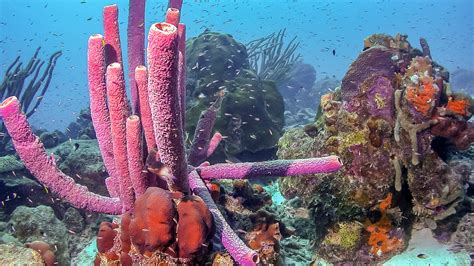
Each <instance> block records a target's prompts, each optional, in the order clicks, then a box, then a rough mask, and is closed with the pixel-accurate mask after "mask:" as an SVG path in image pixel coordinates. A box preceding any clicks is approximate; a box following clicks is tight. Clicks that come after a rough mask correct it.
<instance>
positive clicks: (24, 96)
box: [0, 47, 62, 153]
mask: <svg viewBox="0 0 474 266" xmlns="http://www.w3.org/2000/svg"><path fill="white" fill-rule="evenodd" d="M40 49H41V47H38V48H37V49H36V51H35V53H34V54H33V56H32V57H31V59H30V61H28V64H26V66H25V67H23V68H22V65H23V64H22V63H21V62H20V56H17V57H16V58H15V60H14V61H13V63H11V65H10V66H9V67H8V68H7V71H6V72H5V75H4V77H3V81H2V83H1V84H0V99H1V100H5V98H7V97H9V96H16V97H17V98H18V99H19V101H20V102H21V106H22V108H23V111H24V112H25V113H26V116H27V117H30V116H31V115H33V114H34V113H35V112H36V109H37V108H38V106H39V105H40V104H41V101H42V100H43V97H44V95H45V94H46V91H47V90H48V87H49V84H50V82H51V78H52V77H53V70H54V67H55V66H56V61H57V60H58V58H59V57H60V56H61V55H62V52H61V51H57V52H55V53H53V54H52V55H51V57H50V58H49V61H48V64H47V65H46V69H44V72H43V73H42V74H40V72H41V69H42V67H43V65H44V63H45V61H43V60H41V59H39V58H38V53H39V51H40ZM28 79H29V80H28ZM25 83H28V84H27V85H25ZM0 134H1V135H2V136H3V137H2V139H1V141H0V153H4V152H6V151H5V148H6V146H7V144H8V143H9V142H10V136H9V135H8V134H7V132H6V128H5V126H4V125H3V123H1V124H0Z"/></svg>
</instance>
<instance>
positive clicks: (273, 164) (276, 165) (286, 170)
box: [197, 156, 342, 179]
mask: <svg viewBox="0 0 474 266" xmlns="http://www.w3.org/2000/svg"><path fill="white" fill-rule="evenodd" d="M341 167H342V162H341V161H340V160H339V157H337V156H328V157H322V158H310V159H299V160H276V161H266V162H255V163H235V164H225V163H221V164H215V165H210V166H205V167H199V168H197V171H198V172H199V174H200V176H201V177H202V178H204V179H246V178H252V177H259V176H295V175H307V174H317V173H332V172H335V171H337V170H339V169H340V168H341Z"/></svg>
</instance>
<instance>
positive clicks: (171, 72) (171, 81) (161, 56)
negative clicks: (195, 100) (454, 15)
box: [147, 23, 189, 193]
mask: <svg viewBox="0 0 474 266" xmlns="http://www.w3.org/2000/svg"><path fill="white" fill-rule="evenodd" d="M147 56H148V99H149V103H150V109H151V112H152V120H153V126H154V131H155V138H156V143H157V146H158V152H159V155H160V158H161V161H162V162H163V164H165V165H166V166H167V167H168V168H169V170H170V174H171V175H172V176H175V177H176V181H177V182H171V183H170V184H168V185H169V186H170V189H172V190H178V191H182V192H184V193H188V192H189V185H188V182H187V171H186V170H187V162H186V155H185V149H184V139H183V128H182V123H181V119H180V116H181V112H180V107H179V101H178V90H177V77H178V73H177V72H178V71H177V69H178V30H177V28H176V27H175V26H173V25H171V24H168V23H155V24H153V25H152V26H151V28H150V32H149V34H148V50H147Z"/></svg>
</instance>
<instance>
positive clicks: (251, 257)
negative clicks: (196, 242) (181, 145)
mask: <svg viewBox="0 0 474 266" xmlns="http://www.w3.org/2000/svg"><path fill="white" fill-rule="evenodd" d="M188 180H189V187H190V188H191V190H192V192H193V193H194V194H196V195H198V196H199V197H201V198H202V199H203V200H204V202H205V203H206V205H207V207H208V208H209V211H210V212H211V213H212V215H213V216H214V222H215V226H216V234H217V235H218V236H219V239H220V240H221V241H222V244H223V245H224V247H225V249H226V250H227V251H228V252H229V254H230V255H231V256H232V258H234V260H236V261H237V263H239V265H244V266H247V265H256V264H257V263H258V262H259V257H258V254H257V252H255V250H253V249H250V248H249V247H247V246H246V245H245V243H244V242H243V241H242V240H241V239H240V238H239V237H238V236H237V235H236V234H235V232H234V229H232V227H230V225H229V224H228V223H227V222H226V220H225V218H224V216H222V214H221V212H220V211H219V209H218V208H217V206H216V204H215V203H214V201H213V200H212V197H211V194H209V191H208V189H207V186H206V185H205V184H204V182H203V181H202V179H201V177H200V176H199V174H198V173H197V172H196V171H192V172H191V173H190V174H189V177H188Z"/></svg>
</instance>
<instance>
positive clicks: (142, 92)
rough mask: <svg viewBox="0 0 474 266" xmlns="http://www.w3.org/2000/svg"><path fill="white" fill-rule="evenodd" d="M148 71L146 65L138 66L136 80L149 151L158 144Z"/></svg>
mask: <svg viewBox="0 0 474 266" xmlns="http://www.w3.org/2000/svg"><path fill="white" fill-rule="evenodd" d="M147 76H148V71H147V69H146V67H145V66H137V68H136V69H135V80H136V83H137V88H138V98H139V103H140V104H139V106H140V118H141V119H140V120H141V122H142V126H143V133H144V134H145V141H146V146H147V150H148V152H150V151H151V150H153V149H154V148H155V146H156V140H155V133H153V120H152V119H151V109H150V103H149V102H148V77H147Z"/></svg>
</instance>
